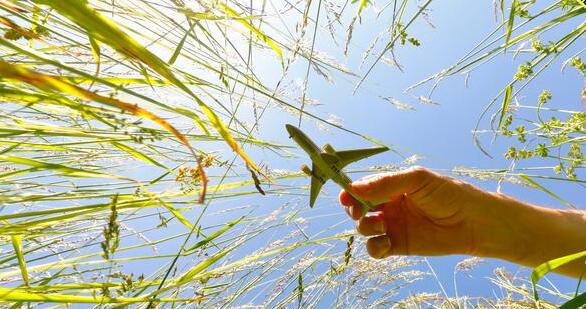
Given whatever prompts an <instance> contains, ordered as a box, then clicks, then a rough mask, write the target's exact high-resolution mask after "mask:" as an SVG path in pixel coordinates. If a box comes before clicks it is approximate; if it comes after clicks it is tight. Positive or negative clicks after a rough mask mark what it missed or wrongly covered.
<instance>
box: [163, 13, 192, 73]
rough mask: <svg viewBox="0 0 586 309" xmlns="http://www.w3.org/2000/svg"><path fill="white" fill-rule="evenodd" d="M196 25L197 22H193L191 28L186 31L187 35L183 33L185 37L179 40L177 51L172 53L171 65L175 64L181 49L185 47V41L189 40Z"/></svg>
mask: <svg viewBox="0 0 586 309" xmlns="http://www.w3.org/2000/svg"><path fill="white" fill-rule="evenodd" d="M194 26H195V23H191V26H190V27H189V30H187V31H185V35H183V38H181V41H180V42H179V44H177V48H175V52H173V55H171V58H170V59H169V62H168V63H169V65H173V64H174V63H175V61H176V60H177V57H179V54H180V53H181V49H183V45H185V41H186V40H187V37H188V36H189V33H191V31H193V27H194Z"/></svg>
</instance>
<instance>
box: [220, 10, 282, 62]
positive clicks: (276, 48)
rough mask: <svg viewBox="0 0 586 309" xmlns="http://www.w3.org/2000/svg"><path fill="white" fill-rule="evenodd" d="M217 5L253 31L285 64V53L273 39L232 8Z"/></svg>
mask: <svg viewBox="0 0 586 309" xmlns="http://www.w3.org/2000/svg"><path fill="white" fill-rule="evenodd" d="M217 4H218V6H219V7H220V8H221V9H222V10H223V11H224V12H226V13H227V14H228V15H230V16H232V17H237V18H238V19H237V20H238V22H239V23H240V24H242V25H243V26H244V27H246V28H247V29H248V30H250V31H252V33H254V34H255V35H256V36H257V37H258V38H259V39H261V40H262V41H263V42H265V43H266V44H267V45H268V46H269V47H270V48H272V49H273V50H274V51H275V53H277V55H278V56H279V59H280V60H281V64H283V63H284V59H283V51H282V50H281V48H280V47H279V45H277V43H275V41H273V39H271V38H270V37H269V36H268V35H266V34H264V33H263V32H262V31H260V30H259V29H258V28H256V27H255V26H254V25H252V24H251V23H250V22H248V21H247V20H245V19H243V18H240V14H238V13H236V11H234V10H233V9H232V8H230V7H229V6H227V5H226V4H224V3H222V2H217Z"/></svg>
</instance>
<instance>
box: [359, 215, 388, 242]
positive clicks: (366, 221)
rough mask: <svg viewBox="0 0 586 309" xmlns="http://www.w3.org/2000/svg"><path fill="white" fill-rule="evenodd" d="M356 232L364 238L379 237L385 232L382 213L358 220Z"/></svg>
mask: <svg viewBox="0 0 586 309" xmlns="http://www.w3.org/2000/svg"><path fill="white" fill-rule="evenodd" d="M356 230H357V231H358V233H360V234H362V235H364V236H375V235H381V234H384V233H385V232H386V227H385V221H384V215H383V213H382V212H376V213H374V214H371V215H368V216H365V217H362V218H360V220H358V221H357V222H356Z"/></svg>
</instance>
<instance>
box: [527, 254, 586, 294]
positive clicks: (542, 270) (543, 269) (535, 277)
mask: <svg viewBox="0 0 586 309" xmlns="http://www.w3.org/2000/svg"><path fill="white" fill-rule="evenodd" d="M583 257H586V251H582V252H578V253H574V254H570V255H566V256H563V257H560V258H557V259H553V260H551V261H547V262H545V263H543V264H541V265H539V266H537V267H535V268H534V269H533V272H532V273H531V284H532V285H533V297H534V298H535V300H539V295H538V294H537V283H538V282H539V280H541V278H543V276H545V275H546V274H547V273H549V272H550V271H552V270H554V269H556V268H558V267H560V266H562V265H565V264H568V263H570V262H572V261H575V260H577V259H579V258H583Z"/></svg>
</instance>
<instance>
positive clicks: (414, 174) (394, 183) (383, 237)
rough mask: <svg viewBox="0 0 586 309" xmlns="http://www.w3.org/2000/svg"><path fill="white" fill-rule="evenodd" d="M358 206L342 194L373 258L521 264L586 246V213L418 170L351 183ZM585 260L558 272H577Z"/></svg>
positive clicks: (380, 175)
mask: <svg viewBox="0 0 586 309" xmlns="http://www.w3.org/2000/svg"><path fill="white" fill-rule="evenodd" d="M351 190H352V192H353V193H354V194H356V195H357V196H358V197H360V198H361V199H364V200H367V201H370V202H372V203H373V204H374V205H377V206H376V207H374V208H373V209H371V210H370V211H369V212H368V213H367V214H366V215H364V216H363V213H364V209H362V207H361V206H360V204H359V203H357V202H356V201H355V200H354V199H353V198H352V196H350V194H348V192H346V191H344V190H343V191H342V192H341V193H340V197H339V198H340V203H341V204H342V205H343V206H344V208H345V210H346V212H347V213H348V215H349V216H350V217H351V218H352V219H353V220H355V221H356V229H357V230H358V232H359V233H360V234H362V235H364V236H369V237H370V238H369V239H368V241H367V243H366V248H367V251H368V253H369V255H370V256H372V257H373V258H378V259H381V258H386V257H389V256H391V255H425V256H436V255H450V254H467V255H474V256H479V257H493V258H499V259H504V260H507V261H511V262H514V263H517V264H521V265H524V266H529V267H535V266H538V265H539V264H541V263H543V262H546V261H549V260H552V259H555V258H558V257H561V256H565V255H569V254H573V253H577V252H580V251H584V250H586V212H585V211H579V210H558V209H551V208H546V207H540V206H537V205H531V204H528V203H524V202H521V201H518V200H515V199H513V198H511V197H509V196H506V195H503V194H498V193H493V192H487V191H483V190H481V189H479V188H477V187H474V186H473V185H471V184H468V183H465V182H462V181H459V180H456V179H453V178H450V177H446V176H442V175H440V174H437V173H435V172H433V171H430V170H428V169H425V168H421V167H414V168H410V169H407V170H404V171H401V172H396V173H384V174H377V175H373V176H371V177H369V178H366V179H363V180H359V181H356V182H354V183H352V185H351ZM584 263H585V261H584V259H581V260H577V261H575V262H572V263H569V264H567V265H565V266H562V267H560V268H558V269H557V270H556V271H557V272H559V273H561V274H564V275H568V276H574V277H579V276H580V275H581V273H582V271H583V270H584V269H585V264H584Z"/></svg>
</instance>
